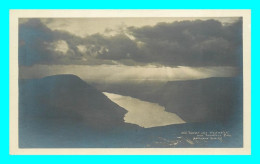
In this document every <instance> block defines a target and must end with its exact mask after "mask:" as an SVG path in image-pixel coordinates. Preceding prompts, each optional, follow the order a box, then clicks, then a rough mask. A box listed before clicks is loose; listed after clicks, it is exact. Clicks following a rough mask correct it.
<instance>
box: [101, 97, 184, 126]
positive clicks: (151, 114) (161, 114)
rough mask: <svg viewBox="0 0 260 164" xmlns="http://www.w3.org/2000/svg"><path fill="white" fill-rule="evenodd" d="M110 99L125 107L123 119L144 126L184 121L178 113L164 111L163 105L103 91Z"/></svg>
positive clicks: (181, 122)
mask: <svg viewBox="0 0 260 164" xmlns="http://www.w3.org/2000/svg"><path fill="white" fill-rule="evenodd" d="M103 93H104V94H105V95H106V96H107V97H108V98H109V99H110V100H111V101H113V102H114V103H116V104H118V105H119V106H121V107H122V108H124V109H126V110H127V111H128V112H127V113H126V115H125V117H124V120H125V122H127V123H132V124H136V125H139V126H141V127H144V128H150V127H157V126H165V125H171V124H183V123H185V121H184V120H182V119H181V118H180V117H179V116H178V115H176V114H174V113H170V112H167V111H165V108H164V107H163V106H160V105H159V104H156V103H151V102H148V101H142V100H140V99H137V98H133V97H130V96H122V95H119V94H114V93H108V92H103Z"/></svg>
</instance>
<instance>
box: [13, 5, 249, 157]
mask: <svg viewBox="0 0 260 164" xmlns="http://www.w3.org/2000/svg"><path fill="white" fill-rule="evenodd" d="M46 17H55V18H86V17H96V18H97V17H189V18H191V17H243V76H244V78H243V83H244V95H243V97H244V102H243V104H244V111H243V113H244V115H243V117H244V124H243V126H244V127H243V128H244V131H243V133H244V137H243V139H244V147H243V148H170V149H169V148H156V149H155V148H106V149H99V148H80V149H78V148H70V149H61V148H59V149H56V148H51V149H49V148H48V149H27V148H22V149H21V148H19V147H18V18H46ZM9 60H10V61H9V62H10V68H9V69H10V76H9V78H10V88H9V90H10V109H9V110H10V111H9V112H10V127H9V129H10V138H9V139H10V154H11V155H18V154H31V155H39V154H44V155H250V154H251V10H10V58H9Z"/></svg>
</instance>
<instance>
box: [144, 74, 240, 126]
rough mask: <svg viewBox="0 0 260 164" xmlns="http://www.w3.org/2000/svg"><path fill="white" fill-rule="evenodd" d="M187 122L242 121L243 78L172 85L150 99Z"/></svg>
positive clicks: (221, 78) (168, 84) (213, 79)
mask: <svg viewBox="0 0 260 164" xmlns="http://www.w3.org/2000/svg"><path fill="white" fill-rule="evenodd" d="M149 99H150V100H152V101H157V102H158V103H160V104H161V105H163V106H165V108H166V110H167V111H169V112H173V113H176V114H177V115H179V116H180V117H181V118H183V119H184V120H185V121H187V122H205V121H228V120H230V119H231V118H232V119H233V118H234V117H236V118H237V117H241V118H242V109H243V84H242V78H239V77H214V78H207V79H200V80H190V81H171V82H168V83H167V84H165V85H164V86H163V87H162V88H160V89H159V90H157V91H156V92H155V94H153V95H152V96H151V97H149Z"/></svg>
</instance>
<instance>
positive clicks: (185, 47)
mask: <svg viewBox="0 0 260 164" xmlns="http://www.w3.org/2000/svg"><path fill="white" fill-rule="evenodd" d="M19 66H20V69H21V70H20V76H21V77H22V78H24V77H26V78H32V77H40V76H46V75H49V74H57V73H66V72H74V73H76V74H80V75H81V76H83V75H82V73H79V72H75V69H73V68H77V69H76V70H78V71H81V72H87V73H85V74H88V75H89V74H90V73H89V72H93V70H97V69H98V70H102V72H103V73H102V72H101V71H95V72H94V74H96V75H95V76H96V77H98V78H93V75H91V76H90V77H92V79H100V77H102V76H106V75H111V74H113V71H114V70H120V71H119V73H115V74H113V76H114V79H118V81H120V80H124V79H127V78H131V79H141V80H143V79H146V80H151V79H165V80H178V79H198V78H205V77H211V76H213V77H214V76H234V75H236V71H237V70H239V68H240V67H241V66H242V20H241V18H237V17H234V18H41V19H37V18H32V19H28V18H26V19H25V18H24V19H23V18H20V19H19ZM47 70H48V71H47ZM191 70H192V71H191ZM37 71H38V72H37ZM39 72H41V73H39ZM114 72H115V71H114ZM133 74H134V75H133ZM108 81H109V80H108ZM110 81H111V80H110Z"/></svg>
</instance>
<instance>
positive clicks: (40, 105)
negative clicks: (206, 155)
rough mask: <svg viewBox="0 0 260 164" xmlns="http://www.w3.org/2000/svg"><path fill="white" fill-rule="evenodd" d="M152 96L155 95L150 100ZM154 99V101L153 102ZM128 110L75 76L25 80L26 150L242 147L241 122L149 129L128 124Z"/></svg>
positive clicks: (22, 130)
mask: <svg viewBox="0 0 260 164" xmlns="http://www.w3.org/2000/svg"><path fill="white" fill-rule="evenodd" d="M150 98H151V97H150ZM151 99H152V98H151ZM125 113H126V110H125V109H123V108H121V107H119V106H118V105H116V104H115V103H113V102H112V101H110V100H109V99H108V98H107V97H106V96H105V95H103V94H102V93H101V92H100V91H98V90H96V89H95V88H94V87H92V86H90V85H88V84H87V83H85V82H84V81H82V80H81V79H80V78H78V77H77V76H74V75H56V76H50V77H46V78H42V79H30V80H20V81H19V146H20V147H21V148H92V147H97V148H106V147H110V148H118V147H126V148H131V147H241V146H242V135H241V134H242V129H241V128H240V127H241V126H242V124H241V122H240V123H238V126H236V127H234V126H233V125H230V124H225V125H224V124H221V123H214V122H213V123H191V124H182V125H169V126H165V127H156V128H149V129H144V128H141V127H139V126H136V125H133V124H128V123H125V122H124V119H123V118H124V114H125ZM185 131H197V132H198V131H200V132H203V131H209V132H210V131H229V133H230V134H231V136H232V138H226V139H223V140H209V141H206V142H204V141H202V142H201V141H199V142H197V141H196V142H195V141H192V138H193V136H190V135H189V136H186V134H182V133H183V132H185Z"/></svg>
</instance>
